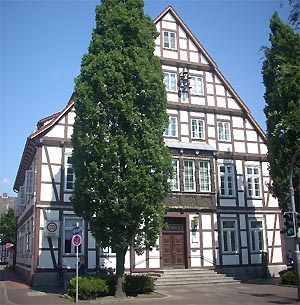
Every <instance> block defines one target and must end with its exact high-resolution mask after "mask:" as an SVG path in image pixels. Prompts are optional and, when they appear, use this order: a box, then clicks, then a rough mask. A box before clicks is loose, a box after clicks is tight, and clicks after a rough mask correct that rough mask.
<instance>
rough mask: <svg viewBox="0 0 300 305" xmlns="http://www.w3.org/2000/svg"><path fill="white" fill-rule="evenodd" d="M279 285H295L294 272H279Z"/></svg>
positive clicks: (295, 274) (295, 275) (295, 277)
mask: <svg viewBox="0 0 300 305" xmlns="http://www.w3.org/2000/svg"><path fill="white" fill-rule="evenodd" d="M279 275H280V278H281V283H282V284H286V285H297V271H296V270H282V271H280V272H279Z"/></svg>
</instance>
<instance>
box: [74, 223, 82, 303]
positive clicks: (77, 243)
mask: <svg viewBox="0 0 300 305" xmlns="http://www.w3.org/2000/svg"><path fill="white" fill-rule="evenodd" d="M78 225H79V223H78V222H77V227H76V228H74V229H75V230H74V229H73V233H74V232H75V233H77V232H79V231H78V229H79V227H78ZM81 242H82V238H81V236H80V235H79V234H76V235H73V237H72V244H73V245H74V246H75V247H76V303H78V251H79V250H78V247H79V246H80V245H81Z"/></svg>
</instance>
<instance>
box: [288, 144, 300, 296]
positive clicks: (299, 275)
mask: <svg viewBox="0 0 300 305" xmlns="http://www.w3.org/2000/svg"><path fill="white" fill-rule="evenodd" d="M299 154H300V148H298V149H297V150H296V152H295V154H294V156H293V159H292V161H291V165H290V177H289V178H290V197H291V206H292V211H293V213H294V214H295V215H297V211H296V207H295V192H294V187H293V169H294V165H295V162H296V159H297V157H298V156H299ZM296 232H297V234H296V237H295V256H296V264H297V268H296V269H297V286H298V301H300V257H299V255H300V251H299V242H298V238H299V237H298V228H297V230H296Z"/></svg>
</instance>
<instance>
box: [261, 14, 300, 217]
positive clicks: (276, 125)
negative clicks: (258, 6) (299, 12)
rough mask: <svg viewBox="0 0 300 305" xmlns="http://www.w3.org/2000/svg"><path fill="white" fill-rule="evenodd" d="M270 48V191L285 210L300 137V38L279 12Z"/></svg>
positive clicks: (299, 175)
mask: <svg viewBox="0 0 300 305" xmlns="http://www.w3.org/2000/svg"><path fill="white" fill-rule="evenodd" d="M270 29H271V34H270V39H269V40H270V42H271V46H270V47H267V48H265V60H264V63H263V69H262V73H263V82H264V85H265V88H266V91H265V95H264V97H265V101H266V106H265V108H264V112H265V115H266V118H267V137H268V161H269V163H270V175H271V177H272V180H273V182H272V184H271V190H272V192H273V194H274V195H275V196H276V197H277V198H278V199H279V204H280V206H281V208H282V209H283V210H287V209H288V208H289V206H288V205H289V202H290V196H289V173H290V163H291V160H292V158H293V156H294V155H295V152H296V151H297V149H298V148H299V137H300V36H299V34H297V33H295V32H294V31H293V29H292V28H291V27H290V26H289V25H286V24H284V23H283V22H282V21H281V20H280V18H279V16H278V14H277V13H274V15H273V16H272V18H271V20H270ZM299 179H300V170H299V159H298V161H297V160H296V162H295V165H294V172H293V184H294V189H295V192H296V193H295V200H296V209H297V210H298V211H299Z"/></svg>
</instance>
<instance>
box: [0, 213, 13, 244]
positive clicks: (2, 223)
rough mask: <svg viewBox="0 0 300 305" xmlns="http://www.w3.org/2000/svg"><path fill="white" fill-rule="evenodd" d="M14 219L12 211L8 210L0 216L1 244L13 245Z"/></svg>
mask: <svg viewBox="0 0 300 305" xmlns="http://www.w3.org/2000/svg"><path fill="white" fill-rule="evenodd" d="M15 234H16V219H15V215H14V210H13V209H12V208H9V209H8V211H7V213H3V214H0V239H1V243H2V244H6V243H15Z"/></svg>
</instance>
